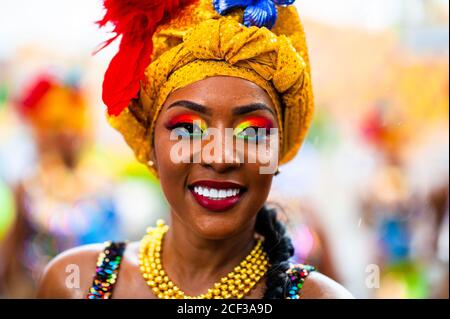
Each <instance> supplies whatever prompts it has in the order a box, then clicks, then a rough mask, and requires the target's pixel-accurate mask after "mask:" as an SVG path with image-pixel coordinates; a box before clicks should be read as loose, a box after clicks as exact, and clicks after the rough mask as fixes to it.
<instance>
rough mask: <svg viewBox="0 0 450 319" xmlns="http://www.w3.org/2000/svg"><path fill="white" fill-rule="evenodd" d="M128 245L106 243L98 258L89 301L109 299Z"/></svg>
mask: <svg viewBox="0 0 450 319" xmlns="http://www.w3.org/2000/svg"><path fill="white" fill-rule="evenodd" d="M125 246H126V243H123V242H119V243H114V242H106V243H105V249H104V250H103V252H101V253H100V255H99V256H98V261H97V269H96V273H95V276H94V280H93V283H92V286H91V288H90V289H89V293H88V294H87V299H109V298H111V296H112V292H113V289H114V285H115V283H116V281H117V276H118V274H119V269H120V263H121V261H122V256H123V252H124V250H125Z"/></svg>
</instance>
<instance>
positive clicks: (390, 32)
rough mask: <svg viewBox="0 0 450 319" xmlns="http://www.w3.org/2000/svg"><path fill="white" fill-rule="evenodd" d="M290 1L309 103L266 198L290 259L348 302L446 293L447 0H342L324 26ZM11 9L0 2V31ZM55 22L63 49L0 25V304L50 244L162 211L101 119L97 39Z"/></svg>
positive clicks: (138, 223)
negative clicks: (300, 141)
mask: <svg viewBox="0 0 450 319" xmlns="http://www.w3.org/2000/svg"><path fill="white" fill-rule="evenodd" d="M19 2H20V1H19ZM21 2H24V3H25V2H27V1H24V0H22V1H21ZM30 2H32V1H28V3H30ZM297 2H298V7H299V11H300V12H304V13H305V14H304V24H305V29H306V33H307V35H308V40H309V41H308V42H309V49H310V56H311V64H312V73H313V85H314V92H315V98H316V109H317V111H316V114H315V119H314V123H313V127H312V129H311V131H310V133H309V135H308V140H307V142H306V144H305V145H304V146H303V148H302V150H301V151H300V153H299V155H298V156H297V157H296V158H295V159H294V160H293V161H292V162H290V163H289V164H287V165H286V169H283V167H281V174H280V175H278V176H276V177H275V179H274V184H273V190H272V193H271V195H270V203H271V204H272V205H274V206H276V207H278V208H279V211H280V212H282V215H281V218H283V219H284V220H285V221H286V222H287V223H288V226H289V230H290V233H291V235H292V238H293V241H294V244H295V247H296V253H295V260H296V261H298V262H304V263H309V264H313V265H316V266H317V268H318V269H319V271H321V272H323V273H325V274H326V275H328V276H330V277H332V278H334V279H335V280H337V281H338V282H340V283H342V284H343V285H344V286H346V287H347V288H348V289H349V290H350V291H351V292H352V293H353V294H354V295H355V296H356V297H358V298H448V270H449V268H448V255H449V233H448V232H449V181H448V174H449V172H448V170H449V157H448V154H449V122H448V119H449V87H448V86H449V48H448V47H449V43H448V19H449V15H448V10H449V5H448V1H440V0H417V1H416V0H411V1H404V0H390V1H389V3H390V5H386V6H383V5H380V6H377V5H371V6H370V10H371V11H370V13H368V11H367V7H366V6H365V4H363V2H364V1H362V2H361V1H356V0H355V1H348V4H347V5H348V7H347V8H348V12H344V11H345V10H344V11H342V10H336V11H335V17H336V19H334V20H333V19H331V18H330V16H331V14H330V13H329V12H328V11H333V10H334V9H333V7H332V3H333V1H329V0H314V1H297ZM297 2H296V3H297ZM374 2H376V1H374ZM378 2H379V3H380V4H381V3H385V4H386V2H385V1H381V0H379V1H378ZM406 3H409V6H407V5H406ZM52 4H54V1H53V2H52V1H43V2H42V3H41V5H42V7H43V9H42V8H41V10H42V11H43V12H45V11H46V10H49V8H47V7H46V6H47V5H48V6H51V5H52ZM366 4H367V3H366ZM394 4H396V5H394ZM19 5H20V4H18V3H17V4H14V3H13V1H10V2H9V4H8V1H6V2H5V3H4V4H0V12H2V11H3V13H0V25H1V24H2V21H3V23H7V21H8V19H6V18H5V19H2V18H3V17H2V14H3V15H5V17H6V15H9V16H12V15H13V14H14V12H15V11H14V10H16V9H15V8H16V7H18V6H19ZM94 5H95V8H96V7H98V8H96V9H95V10H94V9H93V8H94ZM2 6H5V7H4V10H2V9H1V8H2ZM59 6H61V4H59ZM66 6H67V7H68V8H66V9H65V10H67V11H70V10H69V9H70V6H73V7H74V8H75V7H77V8H78V7H83V6H86V8H85V9H91V11H92V12H90V11H89V10H87V11H83V10H81V9H79V11H80V12H83V15H85V16H87V17H84V20H82V21H80V22H79V23H80V24H81V23H82V22H85V23H86V24H89V23H91V22H92V21H94V20H95V17H96V16H95V15H96V14H97V17H98V16H100V13H101V5H100V3H99V2H98V3H94V4H92V3H90V4H89V5H86V4H85V2H84V1H81V2H77V1H67V4H66ZM317 6H319V7H320V6H321V8H327V10H319V11H317V10H315V8H316V7H317ZM31 7H32V5H31ZM340 7H345V6H344V5H342V4H341V5H340ZM83 8H84V7H83ZM308 8H309V9H308ZM350 9H351V10H350ZM17 10H19V9H17ZM30 10H31V9H30ZM358 10H359V11H358ZM84 12H90V13H88V14H85V13H84ZM327 12H328V13H327ZM74 13H76V12H74ZM355 13H359V17H360V18H361V19H362V20H363V21H364V22H367V23H366V24H363V25H361V23H360V22H358V21H355V19H354V14H355ZM30 14H31V13H30ZM64 14H67V12H65V13H64V12H61V15H64ZM364 15H365V16H364ZM75 16H77V15H76V14H75ZM80 16H81V13H80ZM364 17H365V18H364ZM386 17H388V18H389V19H387V18H386ZM87 18H89V19H87ZM91 18H92V19H91ZM386 19H387V20H386ZM50 21H51V20H50ZM58 22H59V23H61V21H60V20H58ZM368 22H371V23H368ZM47 23H50V22H47ZM67 23H68V25H67V28H66V29H65V28H64V27H63V26H60V27H59V28H57V29H58V30H55V29H52V32H54V33H55V34H58V36H59V35H60V34H61V37H64V32H68V33H67V34H66V37H67V38H68V40H67V41H68V43H69V42H70V45H69V44H68V46H69V47H70V48H71V49H70V50H67V49H65V48H60V47H59V46H58V45H55V43H54V42H47V41H44V40H42V41H39V40H36V39H34V40H31V39H30V38H29V37H26V36H24V37H23V39H22V40H18V39H16V38H15V37H11V35H9V36H8V37H4V38H3V37H2V36H3V35H4V34H2V33H1V32H0V298H21V297H22V298H23V297H25V298H27V297H33V296H34V294H35V289H36V284H37V282H38V280H39V277H40V275H41V274H42V271H43V269H44V267H45V265H46V264H47V263H48V262H49V261H50V260H51V258H52V257H54V256H55V255H57V254H58V253H60V252H62V251H64V250H66V249H69V248H71V247H74V246H78V245H84V244H90V243H98V242H103V241H107V240H124V239H128V240H139V239H140V237H141V236H142V234H143V233H144V232H145V228H146V226H148V225H152V224H154V221H155V220H156V219H157V218H160V217H162V216H165V215H166V214H167V204H166V203H165V200H164V198H163V195H162V192H161V189H160V187H159V185H158V181H157V180H156V179H155V178H154V177H153V176H151V175H150V174H149V172H148V171H147V170H146V168H145V167H143V166H141V165H140V164H138V163H137V161H136V160H135V159H134V158H133V155H132V154H131V151H130V150H129V149H128V148H127V147H126V146H125V143H124V142H123V141H122V140H121V138H120V137H119V136H118V134H117V133H115V131H114V130H112V129H110V128H109V127H108V124H107V122H106V118H105V116H104V106H103V104H102V103H101V99H100V97H101V81H102V78H101V74H102V73H103V72H104V69H105V68H106V65H105V63H106V61H107V60H108V58H107V57H105V55H108V54H109V53H108V52H106V53H102V54H99V55H96V56H95V57H93V56H91V51H92V50H93V49H94V45H93V44H94V43H100V41H98V40H99V39H102V36H101V33H99V32H97V31H92V30H95V26H93V25H92V26H91V25H90V26H89V27H86V28H85V29H86V30H88V32H85V33H84V38H88V40H87V41H86V39H84V38H83V41H84V42H83V41H81V40H79V41H80V43H79V46H78V45H77V43H75V44H74V43H73V42H74V41H77V39H78V38H77V37H71V36H70V35H71V33H70V32H69V31H68V30H72V28H71V25H69V24H70V21H68V22H67ZM91 27H92V29H90V28H91ZM80 28H81V29H82V27H80ZM81 29H80V30H81ZM17 32H19V31H17ZM20 32H25V30H21V31H20ZM39 32H42V33H44V34H45V32H46V29H44V30H41V31H39ZM80 32H81V31H80ZM13 38H14V39H13ZM18 38H20V35H19V34H18ZM80 38H81V37H80ZM58 39H59V38H58ZM86 43H87V44H86ZM62 46H64V45H62ZM77 47H79V50H77V49H73V48H77ZM86 47H88V49H86ZM112 50H113V49H112ZM69 51H70V52H69ZM107 51H108V50H107ZM111 52H112V51H111ZM111 52H110V53H111Z"/></svg>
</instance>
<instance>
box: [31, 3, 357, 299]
mask: <svg viewBox="0 0 450 319" xmlns="http://www.w3.org/2000/svg"><path fill="white" fill-rule="evenodd" d="M292 2H293V1H263V0H261V1H252V2H251V5H250V2H249V1H242V3H241V4H239V2H238V1H233V4H234V5H233V6H227V3H228V2H226V1H210V0H198V1H156V2H155V1H127V2H126V3H125V4H124V2H123V1H117V0H115V1H113V0H105V7H106V9H107V11H106V15H105V18H104V20H102V21H101V24H102V25H104V24H105V23H107V22H109V21H111V22H113V23H114V24H115V26H116V28H115V31H116V32H117V33H118V35H122V36H123V37H122V42H121V46H120V50H119V53H118V54H117V56H116V57H115V58H114V59H113V60H112V62H111V64H110V67H109V69H108V71H107V72H106V74H105V81H104V87H103V89H104V90H103V98H104V101H105V104H106V105H107V106H108V112H109V119H110V122H111V124H112V125H113V126H114V127H115V128H116V129H118V130H119V131H120V132H121V133H122V134H123V135H124V137H125V140H126V141H127V142H128V144H129V145H130V146H131V147H132V148H133V150H134V151H135V154H136V157H137V158H138V160H139V161H141V162H143V163H144V164H146V165H147V166H148V167H149V169H151V171H152V172H153V173H155V175H156V176H157V177H158V178H159V180H160V182H161V186H162V189H163V192H164V195H165V197H166V199H167V201H168V203H169V205H170V223H169V224H170V226H169V225H167V224H165V223H164V222H163V221H159V222H158V223H157V225H156V227H154V228H149V230H148V232H147V234H146V235H145V236H144V237H143V239H142V240H141V241H140V242H135V243H128V244H125V243H108V244H107V245H106V247H103V246H99V245H94V246H87V247H86V246H85V247H79V248H75V249H73V250H70V251H68V252H66V253H64V254H62V255H60V256H59V257H57V258H56V259H55V260H54V261H52V263H50V265H49V266H48V268H47V272H46V274H45V276H44V277H43V279H42V282H41V289H40V293H39V296H40V297H56V298H79V297H86V296H87V297H88V298H91V299H98V298H103V299H106V298H112V297H113V296H114V298H153V299H154V298H187V299H190V298H206V299H209V298H269V299H273V298H276V299H281V298H290V299H298V298H300V297H302V298H348V297H351V296H350V294H349V293H348V292H347V291H346V290H345V289H344V288H342V287H341V286H340V285H339V284H337V283H336V282H334V281H332V280H331V279H329V278H327V277H325V276H323V275H320V274H319V273H318V272H315V271H314V267H312V266H307V265H295V264H292V263H291V262H290V259H291V257H292V256H293V253H294V247H293V245H292V242H291V240H290V238H289V236H288V235H287V233H286V229H285V226H284V225H283V223H282V222H281V221H280V220H279V219H278V217H277V212H276V211H275V210H274V209H271V208H269V207H267V206H266V200H267V197H268V194H269V191H270V188H271V184H272V179H273V176H274V175H275V172H271V173H261V167H262V165H263V164H264V163H263V161H262V160H261V158H260V157H259V153H255V152H256V151H255V150H256V149H262V150H263V152H261V153H264V154H266V153H268V154H269V157H271V158H273V157H275V158H276V162H277V163H278V162H279V163H280V164H283V163H286V162H287V161H289V160H290V159H291V158H292V157H293V156H295V154H296V153H297V151H298V149H299V147H300V145H301V143H302V141H303V139H304V137H305V134H306V131H307V129H308V127H309V125H310V122H311V117H312V109H313V101H312V90H311V84H310V75H309V62H308V56H307V49H306V43H305V38H304V34H303V29H302V27H301V24H300V20H299V18H298V15H297V12H296V10H295V8H294V7H292V6H287V5H289V4H292ZM277 5H280V6H277ZM283 5H286V6H283ZM216 10H217V11H216ZM223 15H225V16H223ZM241 22H243V23H244V24H245V25H243V24H242V23H241ZM273 24H274V25H273ZM272 26H273V28H272ZM266 27H270V28H271V30H269V29H268V28H266ZM150 57H151V59H150ZM130 65H136V68H133V69H130V67H129V66H130ZM212 130H215V131H216V132H218V133H219V134H216V135H215V136H214V140H215V143H213V145H214V147H212V148H207V150H210V151H211V152H212V153H213V155H212V156H210V157H208V156H206V157H205V156H204V155H205V154H203V152H200V151H199V149H196V148H195V147H190V148H189V149H190V152H189V153H188V154H187V156H186V155H185V157H183V160H182V161H179V160H176V159H174V152H173V150H174V148H175V147H176V145H179V143H181V144H183V145H189V146H193V145H194V144H196V143H197V144H198V145H200V146H203V145H204V144H208V142H210V141H209V137H210V136H211V132H212ZM227 130H228V131H230V132H232V136H231V139H232V140H233V141H234V142H236V145H235V144H234V143H231V144H230V143H226V138H224V136H225V135H226V134H225V133H224V132H226V131H227ZM269 131H270V132H273V131H275V132H277V134H272V133H269ZM174 136H175V137H176V138H173V137H174ZM180 137H181V140H180ZM239 141H240V143H238V142H239ZM266 141H271V142H272V143H270V144H275V145H276V148H275V149H276V152H274V151H273V150H274V149H273V148H272V147H268V146H267V145H266V144H265V143H264V142H266ZM217 145H218V146H217ZM238 145H241V146H242V145H243V146H244V147H242V148H241V147H238ZM262 145H263V146H262ZM219 146H220V147H219ZM256 146H258V147H256ZM200 149H201V148H200ZM175 153H176V152H175ZM207 153H208V152H207ZM207 155H208V154H207ZM209 155H211V154H209ZM266 155H267V154H266ZM250 159H255V160H250ZM73 264H75V265H78V266H79V267H80V276H81V278H80V287H78V288H68V287H66V286H65V284H64V283H65V277H66V275H67V274H66V272H65V270H66V268H67V266H68V265H73ZM96 265H97V268H95V267H96ZM92 278H94V280H93V281H92Z"/></svg>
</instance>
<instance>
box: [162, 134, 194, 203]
mask: <svg viewBox="0 0 450 319" xmlns="http://www.w3.org/2000/svg"><path fill="white" fill-rule="evenodd" d="M154 137H155V141H156V142H155V143H154V152H155V162H156V166H157V171H158V175H159V179H160V182H161V187H162V189H163V191H164V194H165V195H166V198H167V199H168V201H169V202H171V201H172V199H173V200H175V201H176V200H178V197H181V196H182V194H183V193H182V192H181V190H182V189H183V188H184V186H185V185H184V182H185V180H186V176H187V173H188V169H189V164H183V163H175V162H174V161H172V159H171V155H170V154H171V149H172V147H173V145H174V144H175V143H176V141H171V140H170V132H169V131H168V130H167V129H166V128H165V127H161V126H158V125H157V126H156V128H155V134H154ZM171 204H172V203H171Z"/></svg>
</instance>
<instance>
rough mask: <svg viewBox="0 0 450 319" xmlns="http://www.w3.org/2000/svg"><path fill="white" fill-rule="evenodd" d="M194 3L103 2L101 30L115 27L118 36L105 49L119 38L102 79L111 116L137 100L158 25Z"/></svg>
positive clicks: (156, 0)
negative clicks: (133, 100)
mask: <svg viewBox="0 0 450 319" xmlns="http://www.w3.org/2000/svg"><path fill="white" fill-rule="evenodd" d="M194 1H195V0H104V7H105V9H106V13H105V16H104V17H103V19H102V20H100V21H98V24H99V26H100V27H104V26H105V25H106V24H107V23H108V22H110V23H112V24H113V25H114V30H113V31H114V32H115V33H116V35H115V36H114V37H113V38H111V39H109V40H108V41H106V42H105V43H104V45H103V46H102V47H101V48H100V49H99V50H101V49H103V48H105V47H106V46H108V45H109V44H111V43H112V42H113V41H114V40H116V39H117V37H119V36H120V35H121V36H122V40H121V43H120V46H119V51H118V52H117V54H116V55H115V56H114V58H113V59H112V60H111V62H110V64H109V66H108V69H107V70H106V73H105V78H104V80H103V102H104V103H105V104H106V106H107V108H108V113H109V114H110V115H119V114H120V113H121V112H122V111H123V110H124V109H125V108H126V107H127V106H128V105H129V103H130V101H131V99H133V98H135V97H137V94H138V92H139V88H140V84H139V82H140V81H141V80H142V79H143V77H144V71H145V68H146V67H147V66H148V65H149V64H150V62H151V55H152V52H153V43H152V36H153V34H154V33H155V31H156V28H157V27H158V25H160V24H161V23H163V22H164V21H165V20H167V19H170V18H172V17H174V16H175V15H176V13H177V12H179V10H180V9H181V8H182V7H183V6H185V5H187V4H190V3H192V2H194Z"/></svg>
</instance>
